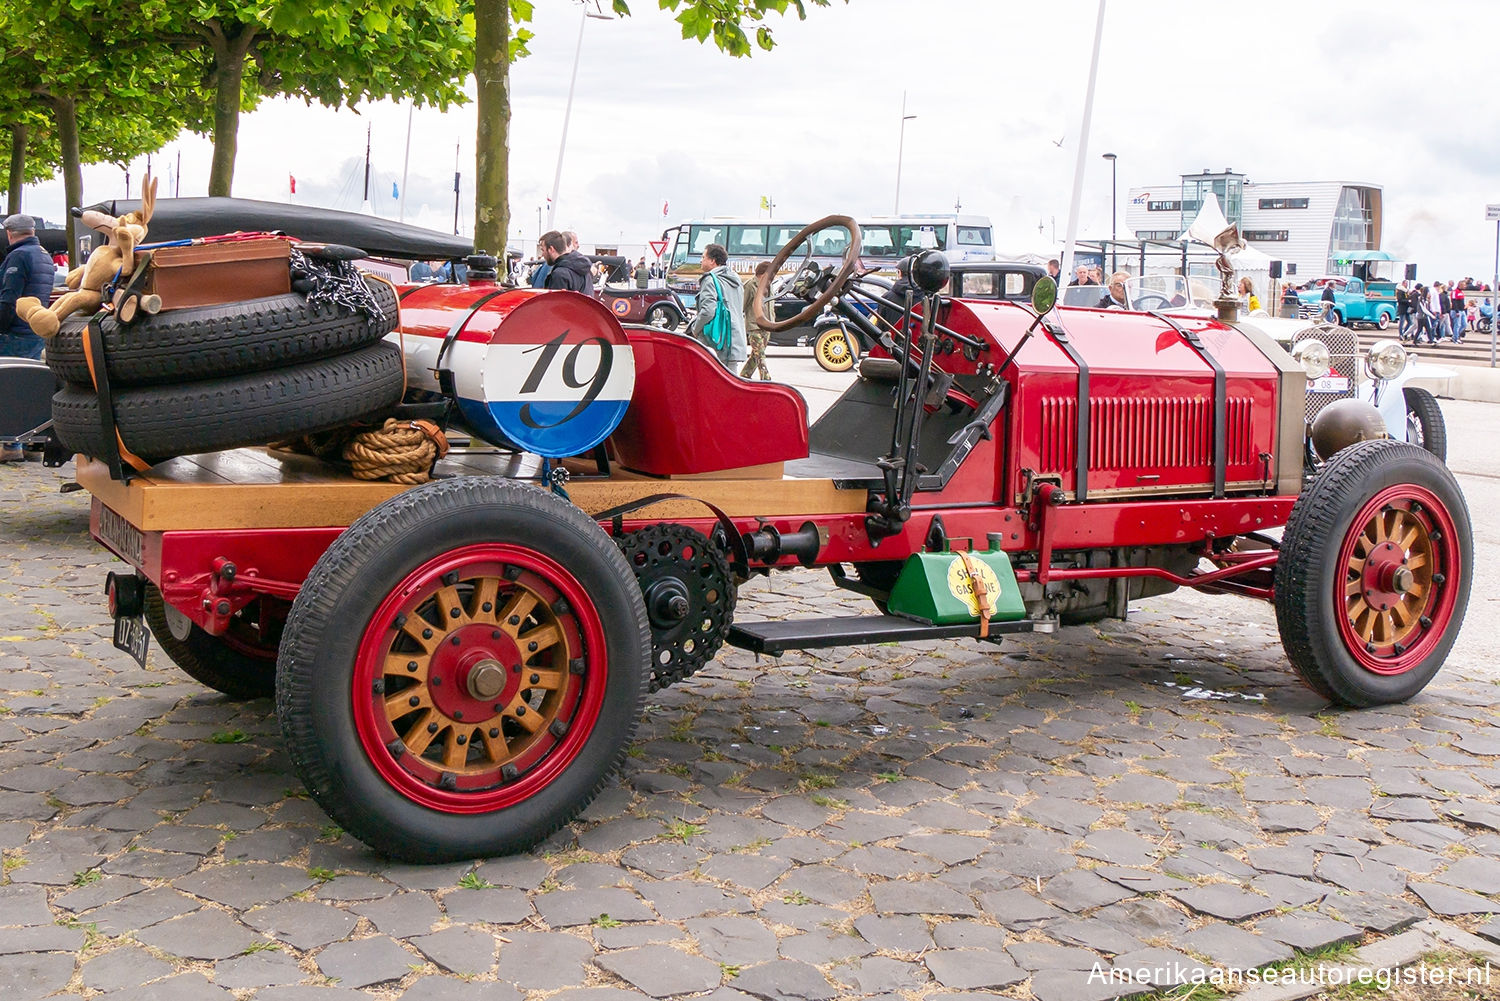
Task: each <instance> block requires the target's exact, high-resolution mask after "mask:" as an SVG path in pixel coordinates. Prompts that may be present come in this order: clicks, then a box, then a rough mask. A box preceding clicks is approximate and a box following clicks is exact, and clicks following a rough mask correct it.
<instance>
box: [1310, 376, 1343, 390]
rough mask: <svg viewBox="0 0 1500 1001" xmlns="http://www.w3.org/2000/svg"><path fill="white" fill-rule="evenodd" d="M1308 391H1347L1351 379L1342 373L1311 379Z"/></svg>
mask: <svg viewBox="0 0 1500 1001" xmlns="http://www.w3.org/2000/svg"><path fill="white" fill-rule="evenodd" d="M1307 391H1308V392H1309V393H1347V392H1348V391H1349V380H1348V379H1347V378H1345V377H1344V376H1342V375H1337V376H1335V375H1325V376H1323V378H1321V379H1311V380H1309V381H1308V383H1307Z"/></svg>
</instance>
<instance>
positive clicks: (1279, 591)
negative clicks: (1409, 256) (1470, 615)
mask: <svg viewBox="0 0 1500 1001" xmlns="http://www.w3.org/2000/svg"><path fill="white" fill-rule="evenodd" d="M1472 542H1473V531H1472V528H1471V526H1470V521H1469V511H1468V507H1467V505H1466V504H1465V503H1464V497H1463V494H1462V492H1460V490H1459V488H1458V483H1457V481H1456V480H1454V478H1453V474H1452V473H1451V472H1449V470H1448V467H1447V466H1445V465H1443V464H1442V463H1441V462H1439V461H1438V460H1437V459H1436V458H1435V457H1434V456H1432V455H1431V454H1429V453H1428V452H1425V451H1423V450H1422V449H1420V448H1417V447H1416V446H1414V445H1409V444H1406V443H1404V442H1395V441H1390V440H1388V439H1381V440H1377V441H1364V442H1359V443H1357V444H1354V445H1351V446H1349V447H1348V448H1346V449H1344V450H1343V451H1341V452H1339V453H1338V454H1337V455H1335V456H1334V457H1333V458H1332V459H1330V460H1329V462H1328V464H1327V465H1326V466H1325V467H1324V468H1323V470H1322V471H1321V472H1320V473H1319V474H1318V476H1317V478H1316V479H1314V480H1313V482H1312V484H1311V485H1310V486H1309V487H1308V489H1307V490H1306V492H1304V493H1303V494H1302V496H1301V497H1299V498H1298V499H1297V503H1296V505H1295V506H1294V507H1293V508H1292V514H1291V517H1290V519H1289V520H1288V521H1287V526H1286V531H1285V532H1284V534H1283V537H1282V549H1281V555H1280V558H1279V559H1278V561H1277V563H1276V573H1275V579H1274V590H1275V595H1276V597H1275V605H1276V623H1277V626H1278V627H1279V629H1280V632H1281V642H1282V646H1283V647H1284V648H1285V649H1286V654H1287V658H1288V659H1289V660H1290V661H1291V662H1292V666H1293V667H1294V668H1295V669H1296V670H1297V673H1298V674H1299V675H1300V676H1301V677H1302V679H1303V680H1304V681H1305V682H1306V683H1307V685H1308V687H1310V688H1312V689H1313V690H1314V691H1316V692H1318V693H1319V694H1321V695H1323V696H1324V697H1325V698H1328V699H1330V700H1332V701H1335V702H1340V703H1342V704H1344V705H1349V706H1377V705H1386V704H1389V703H1394V702H1404V701H1405V700H1407V699H1409V698H1411V697H1412V696H1414V695H1416V694H1417V693H1418V692H1420V691H1421V690H1422V689H1423V688H1424V687H1426V685H1427V683H1428V682H1429V681H1431V680H1432V677H1433V675H1435V674H1436V673H1437V671H1438V668H1440V667H1442V665H1443V661H1444V659H1445V658H1446V657H1447V656H1448V651H1449V650H1450V649H1451V648H1452V646H1453V643H1454V640H1456V639H1457V638H1458V631H1459V627H1460V626H1461V625H1462V624H1463V618H1464V611H1465V609H1466V608H1467V607H1468V603H1469V586H1470V577H1471V575H1472V571H1473V560H1474V557H1473V551H1472Z"/></svg>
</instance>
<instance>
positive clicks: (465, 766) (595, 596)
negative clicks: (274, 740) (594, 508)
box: [276, 477, 651, 863]
mask: <svg viewBox="0 0 1500 1001" xmlns="http://www.w3.org/2000/svg"><path fill="white" fill-rule="evenodd" d="M539 568H540V569H539ZM466 574H467V575H468V576H465V575H466ZM486 575H488V576H486ZM549 575H550V576H549ZM487 587H488V588H490V589H491V590H489V591H486V590H485V589H486V588H487ZM429 588H431V589H432V590H429ZM549 588H551V591H549V590H548V589H549ZM466 589H467V590H466ZM495 589H498V590H495ZM507 589H509V590H507ZM445 592H446V593H448V594H449V595H450V596H451V597H452V604H451V605H450V604H444V603H443V595H444V593H445ZM553 593H555V594H557V595H558V597H556V598H554V597H553ZM486 594H489V595H491V596H492V601H491V602H490V604H481V601H482V600H483V598H484V596H485V595H486ZM569 594H572V595H574V597H573V598H568V597H567V596H568V595H569ZM525 595H530V596H532V597H534V598H535V599H536V600H535V601H534V602H533V603H531V604H527V605H525V606H524V610H522V611H521V613H520V616H518V618H525V617H527V616H531V617H532V619H527V620H526V621H522V622H518V621H517V617H510V613H512V611H513V610H515V609H517V608H519V607H520V606H519V605H518V604H516V601H517V598H518V597H519V596H525ZM538 595H540V597H538ZM393 609H394V610H396V611H395V613H394V614H393V613H392V610H393ZM460 610H462V611H463V616H462V617H461V616H460V615H459V614H458V613H459V611H460ZM445 611H450V612H451V613H453V622H454V623H455V624H453V625H451V626H450V625H449V622H450V620H449V618H448V616H447V615H446V614H445ZM388 615H389V616H390V618H387V616H388ZM549 617H550V618H549ZM414 619H415V620H416V621H413V620H414ZM533 619H534V621H536V622H537V623H539V624H541V626H539V627H545V628H549V629H553V630H554V635H555V636H557V637H569V638H567V639H552V640H549V641H548V644H547V645H546V647H544V649H543V650H542V652H541V653H536V654H529V653H527V654H523V653H519V650H520V646H521V644H522V643H523V642H525V640H526V638H527V637H529V636H530V635H531V632H530V629H531V622H532V621H533ZM570 622H571V623H572V624H571V625H569V624H568V623H570ZM419 623H420V625H419ZM506 623H509V628H510V629H513V630H514V632H513V633H507V634H506V635H510V636H512V637H513V639H514V642H515V646H514V647H513V648H507V647H505V643H506V641H505V640H504V639H502V632H501V630H506V629H507V625H506ZM549 623H550V625H549ZM575 627H576V628H575ZM476 628H477V629H478V632H477V633H476V632H473V631H470V630H473V629H476ZM419 629H420V630H422V631H423V634H424V635H425V636H426V638H425V639H421V640H419V639H417V637H416V632H417V631H418V630H419ZM433 630H438V631H440V632H441V635H437V636H436V637H433V636H432V635H430V634H431V633H432V632H433ZM590 636H593V637H594V640H592V641H591V640H589V637H590ZM464 637H471V638H472V639H471V640H466V641H465V642H467V643H469V645H467V646H465V645H463V644H462V643H454V644H453V646H452V648H451V649H450V647H449V643H448V642H447V641H448V640H449V639H460V640H462V639H463V638H464ZM429 641H430V646H428V645H426V644H428V643H429ZM419 644H420V645H419ZM403 648H404V649H412V648H415V649H417V650H418V652H417V653H413V654H408V653H405V652H400V651H402V650H403ZM507 649H510V650H513V651H515V653H514V654H513V656H514V657H517V658H519V660H518V665H519V666H517V665H511V666H510V670H509V671H507V670H506V665H505V662H504V658H505V657H506V656H512V655H511V654H507V653H506V652H505V651H506V650H507ZM471 654H472V655H473V656H474V657H477V658H479V659H477V660H476V661H474V662H473V663H472V664H471V665H470V666H469V667H468V668H465V669H464V670H466V671H467V672H469V673H467V674H464V675H462V676H460V675H458V674H453V675H451V677H450V683H449V684H448V685H447V686H445V687H439V685H440V684H441V680H440V679H441V678H442V677H445V676H449V675H446V674H445V673H444V672H446V671H448V670H450V666H451V665H452V664H454V663H459V660H458V658H460V657H462V656H470V655H471ZM601 655H602V657H603V658H604V660H605V662H606V667H605V669H602V670H601V669H599V662H600V657H601ZM408 656H410V657H411V658H412V659H411V660H410V661H407V660H406V658H407V657H408ZM444 657H446V658H447V660H442V658H444ZM547 657H550V658H551V660H550V663H551V665H552V667H551V668H549V667H547V666H546V664H543V665H542V666H541V667H540V669H539V670H541V671H550V674H551V677H550V679H548V681H547V682H544V685H546V684H550V685H554V686H556V688H555V690H553V691H548V692H547V693H546V694H545V695H544V696H542V697H541V707H540V708H536V709H535V710H534V712H533V714H532V718H533V720H534V721H536V720H539V721H540V722H539V723H536V722H534V723H533V731H532V735H533V736H534V737H536V738H537V740H538V742H539V743H538V745H531V746H529V747H526V746H523V747H522V749H521V751H519V752H516V754H515V755H514V756H512V757H511V758H510V759H509V760H512V761H515V760H520V761H522V762H523V763H524V767H525V769H526V770H525V771H523V772H517V771H515V770H512V771H511V772H510V773H506V772H505V767H504V766H503V764H502V765H499V766H498V767H499V770H498V772H497V771H496V767H497V764H496V761H495V759H494V758H489V759H486V756H487V755H490V754H491V752H492V750H493V745H492V744H491V743H490V742H489V741H485V742H484V743H483V745H481V743H480V741H481V738H483V737H484V736H485V735H486V734H488V736H489V737H492V738H493V737H496V736H497V735H500V736H502V739H503V743H504V745H505V748H506V749H507V750H510V747H509V745H510V741H511V740H512V739H513V738H514V739H517V740H524V739H526V738H525V735H522V734H520V731H519V730H514V729H511V730H505V729H504V728H505V727H507V726H510V725H511V724H513V723H515V722H516V717H519V716H522V715H524V713H519V712H515V713H514V715H509V714H511V713H513V712H514V710H512V709H506V710H505V711H504V712H500V711H499V710H496V712H499V713H500V714H499V715H498V716H496V715H491V716H490V717H489V718H488V719H485V720H480V719H478V715H477V714H475V715H472V716H471V718H470V719H468V720H465V721H464V722H462V723H459V722H458V720H463V719H464V717H463V715H462V713H461V712H459V713H455V712H453V709H452V705H451V703H446V707H445V701H446V700H449V699H452V698H454V697H456V696H459V695H462V694H463V693H465V692H468V691H472V690H473V685H474V683H475V682H474V680H473V679H474V672H477V671H479V670H480V669H481V668H483V669H484V670H488V671H498V673H499V675H500V676H502V677H505V678H510V677H511V676H512V672H513V673H514V674H515V676H516V678H517V679H521V678H524V677H525V676H526V674H527V673H528V672H531V671H533V670H538V668H535V667H533V666H531V665H533V664H535V663H536V661H537V660H538V659H543V658H547ZM561 658H567V659H566V660H564V659H561ZM575 658H576V659H575ZM419 661H425V662H426V664H425V667H422V668H421V670H420V673H416V674H411V675H408V674H407V673H406V672H407V671H412V670H413V668H412V667H411V666H410V665H413V664H418V663H419ZM495 661H499V662H500V663H498V664H496V665H495V666H494V667H489V666H486V665H487V663H494V662H495ZM650 663H651V633H650V630H649V628H648V625H647V619H646V610H645V605H644V602H643V601H642V598H641V592H640V588H639V587H638V586H637V584H636V580H635V575H634V574H633V573H632V572H631V569H630V567H629V566H628V565H627V564H626V562H625V559H624V557H623V556H621V554H620V552H619V550H618V549H616V547H615V544H614V543H613V542H612V541H611V540H610V538H609V537H608V536H607V535H605V534H604V532H602V531H601V530H600V529H599V527H598V525H596V524H595V523H593V522H592V521H590V520H589V519H588V518H587V516H585V515H584V514H583V513H582V512H581V511H579V510H578V509H577V508H575V507H572V506H571V505H569V504H566V503H564V502H563V501H561V500H559V499H557V498H555V497H553V496H551V495H550V494H547V493H545V492H543V491H540V490H537V489H536V488H535V487H532V486H528V485H523V484H519V483H515V482H512V481H508V480H504V479H501V478H499V477H465V478H463V479H455V480H444V481H439V482H436V483H430V484H427V485H424V486H421V487H417V488H415V489H412V490H409V491H406V492H405V493H403V494H401V495H399V496H398V497H395V498H392V499H391V500H389V501H386V502H385V503H384V504H381V505H379V506H378V507H375V508H374V509H372V510H371V511H369V512H368V513H367V514H365V515H363V516H362V517H360V518H359V519H358V520H357V521H355V523H354V524H353V525H351V526H350V527H349V529H348V530H347V531H345V532H344V533H343V534H342V535H341V536H339V538H338V539H337V540H336V541H335V542H334V544H333V545H332V546H331V547H330V548H329V549H328V551H327V552H326V553H324V554H323V556H322V558H321V559H319V560H318V562H317V564H316V565H315V566H314V567H313V570H312V573H311V574H310V575H309V576H308V579H307V582H306V583H305V584H304V585H303V587H302V591H301V593H300V594H299V595H298V597H297V600H296V602H295V603H294V604H293V606H292V611H291V615H290V616H289V617H288V619H287V624H286V628H285V632H284V634H283V638H282V642H281V657H280V670H279V672H278V675H277V679H276V715H277V719H278V720H279V721H280V724H281V729H282V733H283V734H284V736H285V739H286V743H287V747H288V750H289V752H290V754H291V758H292V762H293V764H294V766H295V767H296V770H297V773H298V775H299V776H300V777H301V779H302V781H303V782H304V783H305V784H306V786H307V788H308V791H309V792H310V793H311V795H312V797H313V798H314V799H315V800H316V801H317V802H318V804H319V805H320V806H321V807H322V808H323V809H324V810H326V811H327V812H328V814H329V816H331V817H332V818H333V819H334V820H335V821H336V822H337V823H338V824H339V825H340V826H341V827H342V828H344V830H346V831H349V832H350V833H351V834H353V835H355V836H356V837H358V838H359V839H360V840H362V841H364V842H365V844H367V845H369V846H370V847H371V848H373V849H374V850H376V851H378V852H381V853H383V854H385V855H389V856H391V857H393V858H398V859H404V860H406V861H409V862H425V863H435V862H446V861H453V860H458V859H470V858H476V857H481V856H495V855H503V854H506V853H509V852H515V851H521V850H524V849H527V848H529V847H531V846H533V845H535V844H536V843H537V842H539V841H541V840H542V839H544V838H546V837H547V836H548V835H550V834H551V833H553V832H554V831H556V830H557V829H558V828H559V827H561V826H562V825H564V824H566V823H567V822H568V821H569V820H571V819H572V818H573V817H575V816H576V815H577V814H578V812H579V811H580V810H582V809H583V808H584V807H585V806H587V805H588V803H589V802H590V801H591V800H593V798H594V797H595V796H596V795H597V794H598V793H599V791H600V790H601V789H602V788H603V787H604V784H605V782H606V781H607V780H608V778H609V776H610V774H611V773H612V772H613V771H614V770H615V769H616V768H617V767H618V766H619V765H620V763H621V762H622V761H623V760H624V757H625V751H626V749H627V747H628V745H629V743H630V741H631V739H632V737H633V736H634V734H635V731H636V727H637V725H638V724H639V721H640V718H641V714H642V712H643V711H644V707H645V698H646V687H647V682H648V680H649V677H650ZM558 665H565V666H562V667H559V666H558ZM538 678H539V675H532V676H531V681H532V682H536V681H537V680H538ZM491 680H494V677H493V675H492V676H491ZM507 684H509V682H507ZM515 684H516V685H517V686H518V692H517V695H518V696H519V694H520V691H519V690H520V689H525V688H526V687H527V686H526V685H522V684H521V682H520V680H517V681H516V682H515ZM466 685H467V686H468V687H467V688H466V687H465V686H466ZM355 692H358V693H360V695H359V697H354V696H353V694H352V693H355ZM365 692H370V693H371V694H370V695H369V696H368V700H366V698H365V697H364V693H365ZM407 692H420V693H421V695H420V697H419V696H418V695H416V694H414V695H413V696H412V698H413V699H417V700H418V702H421V699H422V698H425V699H426V700H427V702H426V704H425V705H424V706H423V707H422V708H419V709H412V710H410V714H411V715H414V716H416V717H417V718H416V719H415V720H409V721H408V720H407V719H406V718H402V717H398V716H396V715H394V713H396V712H407V710H406V708H405V707H406V706H407V705H410V704H415V703H408V702H407V700H406V699H405V697H404V696H405V693H407ZM445 693H446V694H445ZM552 695H556V696H557V699H558V702H560V703H564V704H566V700H567V699H569V698H571V699H573V700H574V704H575V705H586V704H590V700H592V704H593V705H595V706H596V707H597V712H596V713H594V714H593V715H589V714H587V713H583V712H581V711H580V712H579V714H578V715H575V716H573V717H571V719H570V721H568V722H565V723H563V725H562V729H561V730H559V729H558V724H559V721H560V720H561V719H562V717H560V716H558V717H554V719H552V720H551V721H550V722H549V721H548V719H547V712H548V710H547V708H546V707H547V703H546V699H547V698H549V697H551V696H552ZM479 697H480V696H479V695H478V694H476V695H475V698H479ZM504 697H505V696H503V695H502V696H498V697H497V696H495V695H494V694H493V693H490V694H485V695H483V700H484V702H486V703H488V702H489V701H490V699H492V698H504ZM526 697H527V698H528V699H529V698H533V697H536V693H535V692H534V691H533V692H530V693H528V694H527V696H526ZM498 704H499V703H498V702H497V705H498ZM511 705H516V703H511ZM393 707H394V708H393ZM479 709H480V711H481V712H484V713H488V712H489V711H490V710H489V708H488V706H480V707H479ZM445 714H446V715H445ZM437 720H441V721H442V729H441V730H439V729H437V727H438V723H437V722H431V723H429V721H437ZM382 721H384V722H383V723H382ZM497 721H498V723H499V728H497V730H495V731H490V730H488V729H486V728H488V727H490V726H492V725H493V724H495V723H496V722H497ZM382 727H384V730H389V734H387V733H386V732H384V730H383V729H382ZM537 727H540V728H539V729H538V728H537ZM470 728H472V732H471V734H470V735H471V736H472V737H473V740H472V741H469V742H468V743H467V744H461V743H460V742H459V741H458V735H459V733H460V731H462V730H464V729H470ZM424 734H435V736H424ZM387 736H390V737H391V738H392V739H391V740H390V741H389V742H386V737H387ZM553 738H555V740H554V739H553ZM440 740H441V741H444V742H445V743H444V745H443V747H444V748H447V749H452V748H454V747H459V746H462V747H464V748H465V749H464V750H462V751H461V752H459V753H461V754H462V755H463V756H464V759H463V761H462V762H452V763H450V762H449V761H448V760H447V759H446V758H444V759H443V760H442V761H441V762H440V763H434V761H433V760H432V759H430V755H431V754H433V753H434V752H436V753H440V754H441V753H443V751H442V749H439V748H438V747H437V746H436V745H437V744H438V741H440ZM408 742H419V745H420V746H415V745H414V744H412V743H408ZM414 746H415V750H413V747H414ZM538 747H539V748H540V749H539V750H538ZM532 754H539V757H536V758H535V759H534V760H528V756H529V755H532ZM476 755H477V756H478V757H479V758H480V759H481V760H479V761H478V762H477V769H478V771H479V774H478V776H477V777H476V775H475V774H474V772H473V769H472V768H471V767H470V765H471V763H472V762H473V761H474V758H475V756H476ZM499 760H500V761H503V760H506V759H504V758H501V759H499ZM512 767H513V768H514V766H512ZM437 772H441V774H436V773H437ZM457 773H462V774H463V782H464V783H465V785H463V786H460V785H459V784H458V783H459V779H458V778H457V777H456V774H457ZM506 797H510V799H509V800H506Z"/></svg>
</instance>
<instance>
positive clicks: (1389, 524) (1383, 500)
mask: <svg viewBox="0 0 1500 1001" xmlns="http://www.w3.org/2000/svg"><path fill="white" fill-rule="evenodd" d="M1458 547H1459V540H1458V533H1457V532H1456V531H1455V530H1454V526H1453V519H1452V517H1451V516H1450V515H1449V514H1448V510H1447V508H1446V507H1445V506H1444V505H1443V502H1442V501H1441V500H1440V499H1439V498H1438V497H1437V495H1436V494H1434V493H1432V491H1430V490H1427V489H1425V488H1423V487H1419V486H1416V485H1414V484H1401V485H1397V486H1392V487H1387V488H1386V489H1384V490H1382V491H1380V492H1379V493H1377V494H1376V495H1375V496H1374V497H1373V498H1371V499H1370V501H1369V502H1368V503H1367V504H1365V506H1364V507H1363V508H1361V509H1360V511H1359V513H1358V514H1356V515H1355V516H1354V520H1353V521H1352V522H1351V523H1350V526H1349V529H1348V531H1347V533H1346V534H1345V537H1344V541H1343V543H1342V545H1341V546H1340V548H1339V555H1338V562H1337V566H1339V567H1341V568H1342V569H1343V573H1342V574H1340V575H1338V576H1337V577H1336V579H1335V581H1336V583H1335V586H1336V587H1337V588H1338V593H1337V595H1336V598H1337V602H1338V603H1339V607H1342V608H1343V610H1344V614H1343V615H1341V616H1340V617H1339V623H1338V625H1339V636H1340V638H1341V639H1342V640H1343V642H1344V645H1345V647H1346V648H1347V649H1348V651H1349V653H1350V654H1351V655H1352V656H1353V657H1354V659H1355V660H1356V661H1357V662H1358V663H1359V664H1360V666H1361V667H1363V668H1365V669H1366V670H1368V671H1370V672H1372V673H1374V674H1380V675H1387V676H1391V675H1397V674H1404V673H1406V672H1407V671H1409V670H1411V669H1412V668H1414V667H1416V666H1417V664H1419V663H1421V662H1422V660H1423V659H1424V658H1426V656H1427V655H1428V654H1429V653H1430V652H1431V651H1432V648H1433V647H1434V646H1436V645H1437V643H1438V642H1439V639H1440V638H1441V637H1442V635H1443V632H1444V630H1445V629H1446V628H1447V627H1448V624H1449V623H1450V622H1451V621H1452V618H1453V613H1454V609H1455V607H1456V604H1457V600H1458V593H1459V586H1458V585H1459V580H1458V574H1459V573H1460V572H1461V568H1462V566H1463V560H1462V555H1463V554H1462V553H1461V552H1460V551H1459V548H1458Z"/></svg>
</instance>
